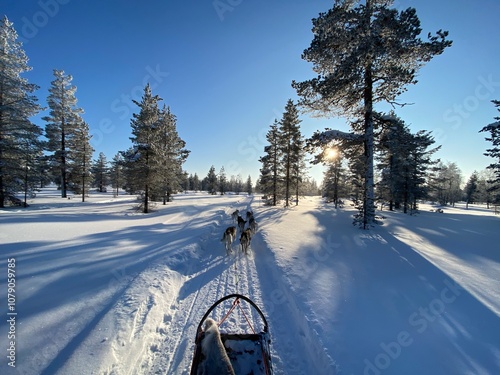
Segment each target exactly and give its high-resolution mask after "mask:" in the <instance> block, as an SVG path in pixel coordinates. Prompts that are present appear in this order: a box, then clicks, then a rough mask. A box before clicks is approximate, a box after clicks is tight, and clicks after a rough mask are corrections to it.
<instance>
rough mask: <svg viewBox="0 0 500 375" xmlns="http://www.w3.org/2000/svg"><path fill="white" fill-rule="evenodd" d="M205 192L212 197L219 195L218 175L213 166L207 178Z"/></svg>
mask: <svg viewBox="0 0 500 375" xmlns="http://www.w3.org/2000/svg"><path fill="white" fill-rule="evenodd" d="M205 190H206V191H207V192H209V193H210V194H212V195H215V194H217V174H216V173H215V167H214V166H213V165H212V166H211V167H210V169H209V171H208V174H207V177H205Z"/></svg>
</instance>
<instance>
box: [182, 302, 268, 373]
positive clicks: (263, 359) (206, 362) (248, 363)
mask: <svg viewBox="0 0 500 375" xmlns="http://www.w3.org/2000/svg"><path fill="white" fill-rule="evenodd" d="M231 299H234V300H233V302H232V305H231V306H230V308H229V310H228V311H227V313H225V314H224V317H223V318H222V319H221V321H220V322H218V323H217V322H215V321H214V320H213V319H211V318H209V315H210V313H211V312H212V311H213V310H214V309H215V308H216V307H218V306H219V305H221V304H224V303H225V304H226V306H228V305H227V302H225V301H228V300H231ZM241 301H244V302H246V303H244V307H245V308H242V304H241ZM247 303H248V305H250V307H251V310H253V311H250V313H249V312H248V305H247ZM236 308H238V311H240V313H241V316H243V317H244V319H245V321H246V324H247V325H248V328H249V330H250V331H251V333H248V332H245V333H235V332H232V333H230V332H220V331H219V329H218V327H219V326H221V325H222V324H223V323H224V321H225V320H226V319H227V318H228V317H229V316H230V315H231V313H232V312H233V311H234V310H235V309H236ZM245 309H246V310H247V312H245ZM251 312H257V313H258V315H259V316H260V320H261V322H260V323H261V325H262V331H261V332H259V333H256V332H255V330H254V326H253V325H252V324H251V322H250V320H251V316H252V315H255V314H251ZM203 323H205V324H203ZM219 337H220V340H219ZM270 342H271V339H270V336H269V330H268V326H267V320H266V318H265V317H264V314H263V313H262V311H261V310H260V309H259V308H258V307H257V305H256V304H255V303H254V302H253V301H251V300H250V299H249V298H247V297H245V296H243V295H241V294H230V295H228V296H225V297H223V298H221V299H220V300H218V301H217V302H215V303H214V304H213V305H212V306H211V307H210V308H209V309H208V311H207V312H206V313H205V315H204V316H203V318H202V319H201V321H200V324H199V325H198V329H197V330H196V339H195V348H194V355H193V363H192V365H191V375H211V374H218V375H220V374H235V375H259V374H263V375H272V373H273V371H272V364H271V351H270Z"/></svg>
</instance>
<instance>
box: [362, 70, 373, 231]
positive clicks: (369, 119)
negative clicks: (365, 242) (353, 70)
mask: <svg viewBox="0 0 500 375" xmlns="http://www.w3.org/2000/svg"><path fill="white" fill-rule="evenodd" d="M364 104H365V119H364V123H365V140H364V148H365V187H364V197H363V198H364V199H363V228H364V229H367V228H368V226H369V225H370V224H372V223H373V222H374V220H375V209H374V202H375V199H374V196H375V194H374V181H373V78H372V66H371V64H367V66H366V68H365V88H364Z"/></svg>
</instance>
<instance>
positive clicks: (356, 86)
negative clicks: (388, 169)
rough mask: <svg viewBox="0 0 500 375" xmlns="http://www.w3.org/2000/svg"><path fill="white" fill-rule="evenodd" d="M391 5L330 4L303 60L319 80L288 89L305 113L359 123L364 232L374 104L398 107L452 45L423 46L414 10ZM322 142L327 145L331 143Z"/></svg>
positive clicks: (438, 40) (436, 41)
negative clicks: (424, 71) (402, 96)
mask: <svg viewBox="0 0 500 375" xmlns="http://www.w3.org/2000/svg"><path fill="white" fill-rule="evenodd" d="M356 3H358V6H355V5H356ZM392 4H393V1H392V0H366V1H365V2H361V1H354V0H335V2H334V6H333V8H332V9H330V10H329V11H328V12H326V13H321V14H320V15H319V17H318V18H315V19H313V33H314V39H313V41H312V42H311V45H310V47H309V48H308V49H306V50H305V51H304V53H303V55H302V58H303V59H305V60H307V61H309V62H312V63H313V65H314V67H313V70H314V71H315V72H316V73H317V74H318V76H317V77H316V78H314V79H311V80H308V81H304V82H295V81H294V82H293V83H292V86H293V87H294V88H295V89H296V90H297V93H298V94H299V96H301V97H302V99H301V101H300V102H299V104H300V105H302V106H303V107H305V108H307V109H308V110H309V111H312V112H315V113H317V114H320V115H331V114H339V115H343V116H346V117H349V118H352V117H354V118H360V119H362V120H363V128H362V133H361V134H362V140H363V144H364V147H363V155H364V194H363V226H364V228H367V226H368V225H370V224H371V223H373V222H374V219H375V211H374V174H373V173H374V170H373V158H374V109H373V106H374V103H376V102H382V101H384V102H389V103H393V104H397V103H396V102H395V100H396V97H397V96H399V95H400V94H401V93H402V92H404V91H405V90H406V88H405V86H406V85H408V84H414V83H416V73H417V71H418V69H419V68H420V67H421V66H422V65H423V64H424V63H425V62H428V61H430V60H431V59H432V57H433V56H435V55H439V54H441V53H442V52H443V51H444V49H445V48H446V47H449V46H450V45H451V41H448V40H446V37H447V35H448V32H446V31H441V30H439V31H438V32H437V35H436V36H431V35H430V34H429V35H428V39H429V41H428V42H424V41H422V40H421V39H420V38H419V34H420V32H421V29H420V21H419V19H418V17H417V15H416V11H415V9H414V8H408V9H406V10H403V11H401V12H398V11H397V10H396V9H389V6H390V5H392ZM353 130H354V129H353ZM330 135H337V136H338V135H339V133H330ZM325 138H326V139H325V142H326V143H328V142H329V141H330V140H331V138H328V137H325Z"/></svg>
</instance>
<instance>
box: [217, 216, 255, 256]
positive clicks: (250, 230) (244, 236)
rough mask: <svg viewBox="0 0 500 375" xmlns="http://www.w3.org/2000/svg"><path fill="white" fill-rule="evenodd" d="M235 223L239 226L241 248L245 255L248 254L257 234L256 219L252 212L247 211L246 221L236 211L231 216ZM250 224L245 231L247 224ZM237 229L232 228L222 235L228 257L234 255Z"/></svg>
mask: <svg viewBox="0 0 500 375" xmlns="http://www.w3.org/2000/svg"><path fill="white" fill-rule="evenodd" d="M231 217H232V219H233V221H234V223H235V224H236V225H237V226H238V229H239V231H240V246H241V251H242V252H243V253H245V255H246V254H248V247H249V246H250V241H251V240H252V236H253V235H254V234H255V233H256V232H257V229H258V226H257V222H256V221H255V218H254V217H253V212H252V211H247V213H246V220H245V219H243V218H242V217H241V215H240V211H239V210H236V211H234V212H233V213H232V215H231ZM246 223H248V227H247V228H246V229H245V224H246ZM236 234H237V229H236V226H230V227H228V228H227V229H226V230H225V231H224V234H223V235H222V239H221V241H222V242H224V244H225V247H226V255H229V254H231V253H232V245H233V242H234V241H235V240H236Z"/></svg>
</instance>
